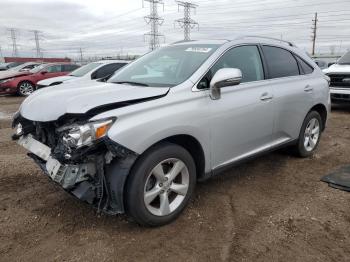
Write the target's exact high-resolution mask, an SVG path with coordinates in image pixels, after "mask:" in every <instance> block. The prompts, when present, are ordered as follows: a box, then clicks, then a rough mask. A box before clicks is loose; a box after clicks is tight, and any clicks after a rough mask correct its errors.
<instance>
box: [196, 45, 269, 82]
mask: <svg viewBox="0 0 350 262" xmlns="http://www.w3.org/2000/svg"><path fill="white" fill-rule="evenodd" d="M222 68H238V69H240V70H241V71H242V76H243V79H242V82H243V83H244V82H252V81H258V80H263V79H264V71H263V66H262V63H261V57H260V53H259V50H258V48H257V47H256V46H240V47H236V48H233V49H231V50H229V51H227V52H226V53H225V54H224V55H223V56H222V57H221V58H220V59H219V60H218V61H217V62H216V64H215V65H214V66H213V67H212V68H211V69H210V70H209V72H208V73H207V74H206V76H205V77H204V78H203V79H202V81H200V83H199V84H198V88H199V89H204V88H209V84H210V81H211V78H212V77H213V76H214V75H215V73H216V72H217V71H218V70H219V69H222Z"/></svg>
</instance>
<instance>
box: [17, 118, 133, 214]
mask: <svg viewBox="0 0 350 262" xmlns="http://www.w3.org/2000/svg"><path fill="white" fill-rule="evenodd" d="M115 121H116V118H108V119H102V120H99V121H93V122H91V121H87V120H84V119H83V118H79V117H71V118H65V119H64V120H62V119H61V120H57V121H51V122H36V121H30V120H27V119H25V118H23V117H22V116H21V115H20V114H16V115H15V117H14V121H13V128H16V132H15V134H14V135H13V139H14V140H18V143H19V144H20V145H22V146H23V147H24V148H26V149H27V150H28V151H29V152H30V153H28V156H30V157H31V158H32V159H34V161H35V162H36V163H37V164H38V165H39V166H40V168H41V169H42V170H43V171H44V172H45V174H46V175H48V176H49V177H50V178H51V179H52V180H53V181H55V182H56V183H58V184H60V185H61V186H62V187H63V188H64V189H65V190H66V191H68V192H69V193H71V194H72V195H74V196H75V197H77V198H79V199H81V200H83V201H85V202H87V203H89V204H91V205H93V206H94V207H95V208H97V209H98V211H104V212H106V213H109V214H117V213H123V212H124V201H123V190H124V185H125V182H126V177H127V175H128V174H129V171H130V169H131V167H132V165H133V163H134V162H135V160H136V158H137V154H136V153H134V152H132V151H131V150H129V149H127V148H125V147H123V146H122V145H119V144H117V143H116V142H114V141H112V140H111V139H109V138H108V136H107V132H108V130H109V128H110V127H111V126H112V125H113V123H114V122H115Z"/></svg>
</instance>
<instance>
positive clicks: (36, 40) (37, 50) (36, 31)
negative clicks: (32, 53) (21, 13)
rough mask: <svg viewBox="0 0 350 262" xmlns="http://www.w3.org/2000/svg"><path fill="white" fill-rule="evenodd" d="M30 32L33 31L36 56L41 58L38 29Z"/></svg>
mask: <svg viewBox="0 0 350 262" xmlns="http://www.w3.org/2000/svg"><path fill="white" fill-rule="evenodd" d="M32 32H33V33H34V40H35V49H36V57H37V58H42V57H43V53H42V52H41V48H40V37H39V33H40V32H39V31H38V30H33V31H32Z"/></svg>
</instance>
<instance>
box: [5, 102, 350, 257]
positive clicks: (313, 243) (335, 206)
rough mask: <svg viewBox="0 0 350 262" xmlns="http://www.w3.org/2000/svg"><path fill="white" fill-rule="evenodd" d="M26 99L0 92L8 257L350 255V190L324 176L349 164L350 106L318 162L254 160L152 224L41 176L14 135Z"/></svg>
mask: <svg viewBox="0 0 350 262" xmlns="http://www.w3.org/2000/svg"><path fill="white" fill-rule="evenodd" d="M20 101H21V99H20V98H16V97H0V119H1V120H0V260H1V261H96V260H99V261H269V262H270V261H303V262H304V261H350V193H345V192H342V191H338V190H335V189H332V188H329V187H328V186H327V185H326V184H324V183H322V182H320V181H319V179H320V177H321V176H323V175H325V174H327V173H328V172H330V171H332V170H335V169H336V168H337V167H339V166H342V165H344V164H349V162H350V107H348V108H338V109H336V110H334V112H333V113H332V116H331V120H330V122H329V126H328V129H327V132H325V133H324V134H323V138H322V141H321V144H320V148H319V150H318V152H317V154H316V155H315V156H314V157H313V158H312V159H299V158H295V157H292V156H289V155H288V154H286V153H284V152H276V153H272V154H269V155H266V156H264V157H261V158H258V159H256V160H253V161H251V162H249V163H247V164H244V165H242V166H240V167H238V168H235V169H233V170H231V171H229V172H227V173H226V174H224V175H223V176H220V177H216V178H213V179H210V180H209V181H207V182H205V183H202V184H199V185H198V187H197V190H196V194H195V196H194V198H193V201H192V202H191V204H190V206H189V208H188V209H187V210H186V211H185V212H184V214H183V215H182V216H181V217H180V218H179V219H178V220H177V221H176V222H174V223H173V224H171V225H168V226H165V227H162V228H155V229H147V228H141V227H139V226H137V225H136V224H134V223H130V222H128V221H127V220H126V218H125V217H124V216H119V217H111V216H105V215H102V216H98V215H96V213H95V211H93V210H92V209H91V208H90V207H88V206H86V205H85V204H83V203H81V202H80V201H78V200H76V199H74V198H72V197H71V196H69V195H68V194H67V193H65V192H64V191H63V190H61V188H59V187H58V186H56V185H54V184H53V183H52V182H51V181H49V179H48V178H46V177H45V176H44V175H43V174H42V172H41V171H40V170H39V169H38V168H37V167H36V166H35V165H34V163H33V162H32V161H31V160H30V159H29V158H28V157H26V155H25V151H24V150H22V149H21V148H20V147H19V146H17V145H16V144H15V143H14V142H12V141H11V140H10V135H11V133H12V131H11V129H10V119H6V118H7V117H8V116H9V115H11V114H12V113H13V112H15V111H16V110H17V108H18V106H19V103H20ZM43 110H45V109H43Z"/></svg>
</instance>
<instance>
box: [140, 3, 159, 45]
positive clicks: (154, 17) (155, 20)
mask: <svg viewBox="0 0 350 262" xmlns="http://www.w3.org/2000/svg"><path fill="white" fill-rule="evenodd" d="M144 1H146V2H149V3H150V14H149V15H148V16H145V17H144V19H145V21H146V23H147V24H150V25H151V31H150V32H148V33H146V34H145V38H146V37H149V49H150V50H154V49H156V48H158V47H159V46H160V45H159V38H160V37H164V35H162V34H160V33H159V30H158V26H161V25H162V24H163V23H164V18H162V17H160V16H159V15H158V5H159V4H161V5H163V10H164V3H163V0H144ZM142 3H143V2H142Z"/></svg>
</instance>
